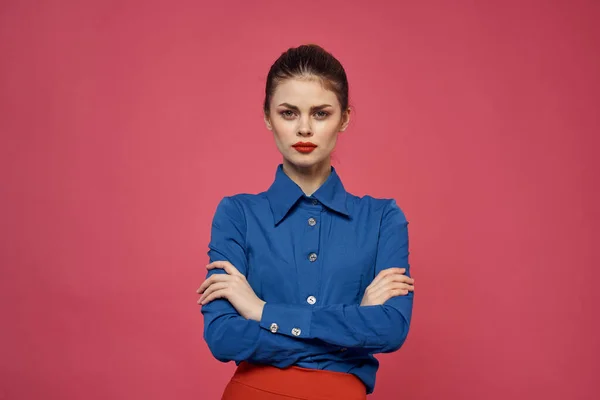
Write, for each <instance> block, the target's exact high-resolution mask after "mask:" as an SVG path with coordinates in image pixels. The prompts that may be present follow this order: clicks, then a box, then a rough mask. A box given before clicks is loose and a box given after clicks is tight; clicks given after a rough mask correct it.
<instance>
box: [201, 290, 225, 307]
mask: <svg viewBox="0 0 600 400" xmlns="http://www.w3.org/2000/svg"><path fill="white" fill-rule="evenodd" d="M228 293H229V292H228V291H227V290H225V289H221V290H215V291H214V292H212V293H211V294H210V295H209V296H207V297H206V298H205V299H204V300H202V303H201V304H202V305H205V304H208V303H210V302H211V301H213V300H216V299H226V298H227V294H228Z"/></svg>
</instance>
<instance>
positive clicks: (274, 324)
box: [271, 322, 279, 333]
mask: <svg viewBox="0 0 600 400" xmlns="http://www.w3.org/2000/svg"><path fill="white" fill-rule="evenodd" d="M278 329H279V326H278V325H277V324H276V323H275V322H273V323H272V324H271V332H272V333H276V332H277V330H278Z"/></svg>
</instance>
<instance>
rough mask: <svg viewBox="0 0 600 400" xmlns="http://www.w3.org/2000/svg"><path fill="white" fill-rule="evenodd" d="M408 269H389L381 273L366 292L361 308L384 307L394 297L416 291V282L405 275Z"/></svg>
mask: <svg viewBox="0 0 600 400" xmlns="http://www.w3.org/2000/svg"><path fill="white" fill-rule="evenodd" d="M405 273H406V268H388V269H384V270H383V271H381V272H380V273H379V274H377V276H376V277H375V279H373V282H371V284H370V285H369V286H367V289H366V290H365V295H364V296H363V299H362V301H361V303H360V305H361V306H377V305H382V304H383V303H385V302H386V301H388V300H389V299H391V298H392V297H396V296H404V295H407V294H408V292H412V291H414V283H415V280H414V279H412V278H409V277H408V276H406V275H404V274H405Z"/></svg>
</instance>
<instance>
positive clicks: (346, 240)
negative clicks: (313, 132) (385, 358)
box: [202, 165, 413, 393]
mask: <svg viewBox="0 0 600 400" xmlns="http://www.w3.org/2000/svg"><path fill="white" fill-rule="evenodd" d="M407 225H408V222H407V220H406V218H405V216H404V213H403V212H402V211H401V210H400V208H399V207H398V205H397V204H396V202H395V201H394V200H393V199H377V198H373V197H371V196H364V197H357V196H354V195H352V194H350V193H348V192H346V190H345V189H344V186H343V185H342V182H341V180H340V178H339V176H338V175H337V173H336V171H335V168H333V167H332V168H331V173H330V175H329V177H328V178H327V180H326V181H325V183H323V185H321V187H320V188H319V189H318V190H317V191H316V192H315V193H314V194H313V195H312V196H310V197H309V196H306V195H305V194H304V193H303V192H302V190H301V189H300V187H299V186H298V185H297V184H296V183H294V182H293V181H292V180H291V179H290V178H289V177H288V176H287V175H286V174H285V172H283V168H282V165H279V167H278V168H277V172H276V174H275V181H274V182H273V184H272V185H271V187H270V188H269V189H268V190H267V191H266V192H262V193H259V194H237V195H234V196H231V197H225V198H223V199H222V200H221V202H220V203H219V205H218V206H217V210H216V212H215V215H214V219H213V223H212V231H211V239H210V244H209V251H208V255H209V257H210V261H211V262H212V261H221V260H227V261H229V262H231V263H232V264H233V265H234V266H235V267H236V268H237V269H238V270H239V271H240V272H241V273H242V274H244V275H245V276H246V278H247V280H248V282H249V284H250V286H251V287H252V288H253V289H254V291H255V293H256V295H257V296H258V297H259V298H261V299H262V300H264V301H265V302H266V304H265V306H264V310H263V314H262V319H261V321H260V322H257V321H252V320H247V319H245V318H243V317H241V316H240V315H239V314H238V312H237V311H236V310H235V308H233V306H232V305H231V304H230V303H229V301H227V300H226V299H218V300H214V301H212V302H210V303H208V304H206V305H204V306H203V307H202V314H203V315H204V338H205V340H206V342H207V344H208V347H209V348H210V350H211V352H212V354H213V355H214V356H215V358H217V359H218V360H220V361H223V362H227V361H231V360H234V361H235V362H236V364H239V363H240V362H241V361H248V362H250V363H261V364H270V365H273V366H276V367H280V368H284V367H287V366H291V365H296V366H299V367H304V368H314V369H325V370H330V371H338V372H346V373H351V374H354V375H356V376H357V377H358V378H360V379H361V380H362V382H363V383H364V384H365V386H366V390H367V393H371V392H372V391H373V389H374V386H375V373H376V371H377V369H378V366H379V363H378V361H377V360H376V359H375V357H374V356H373V354H376V353H388V352H392V351H395V350H397V349H399V348H400V346H401V345H402V344H403V343H404V341H405V339H406V336H407V334H408V330H409V325H410V320H411V314H412V305H413V293H412V292H409V294H408V295H403V296H397V297H393V298H391V299H389V300H388V301H387V302H386V303H385V304H383V305H378V306H360V302H361V300H362V297H363V294H364V292H365V289H366V287H367V286H368V285H369V284H370V283H371V281H372V280H373V279H374V278H375V276H376V275H377V274H378V273H379V272H380V271H382V270H384V269H386V268H390V267H403V268H406V269H407V273H406V274H407V275H409V276H410V273H409V271H410V270H409V263H408V231H407ZM214 273H224V271H223V270H221V269H215V270H211V271H209V273H208V275H207V276H210V275H212V274H214Z"/></svg>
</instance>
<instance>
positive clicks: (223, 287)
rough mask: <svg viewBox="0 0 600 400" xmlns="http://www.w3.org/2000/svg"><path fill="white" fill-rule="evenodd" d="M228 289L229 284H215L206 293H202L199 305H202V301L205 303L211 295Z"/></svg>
mask: <svg viewBox="0 0 600 400" xmlns="http://www.w3.org/2000/svg"><path fill="white" fill-rule="evenodd" d="M228 287H229V284H228V283H227V282H217V283H213V284H212V285H210V286H209V287H208V288H207V289H206V290H205V291H204V293H202V296H200V298H199V299H198V304H200V303H202V301H204V299H206V298H207V297H208V296H210V294H211V293H214V292H216V291H217V290H221V289H226V288H228Z"/></svg>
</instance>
